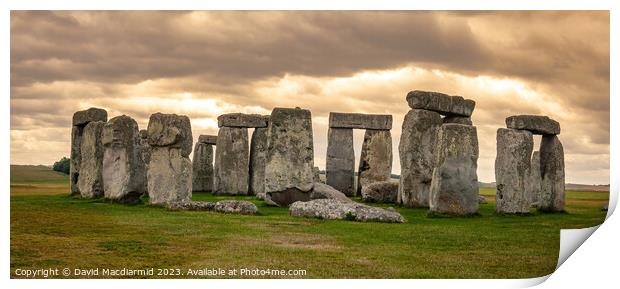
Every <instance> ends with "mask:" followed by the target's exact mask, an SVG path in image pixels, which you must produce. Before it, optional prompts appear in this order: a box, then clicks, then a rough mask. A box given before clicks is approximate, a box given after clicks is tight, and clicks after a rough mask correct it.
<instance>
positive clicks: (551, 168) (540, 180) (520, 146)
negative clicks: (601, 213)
mask: <svg viewBox="0 0 620 289" xmlns="http://www.w3.org/2000/svg"><path fill="white" fill-rule="evenodd" d="M506 127H507V129H504V128H500V129H498V131H497V157H496V160H495V179H496V185H497V194H496V197H495V198H496V203H497V205H496V212H498V213H528V212H529V207H530V206H531V205H532V203H535V202H536V203H537V207H538V209H539V210H540V211H545V212H561V211H564V198H565V196H564V186H565V181H564V149H563V147H562V143H561V142H560V139H559V138H558V136H557V135H558V134H559V133H560V124H559V123H558V122H557V121H555V120H553V119H551V118H549V117H547V116H540V115H514V116H509V117H507V118H506ZM533 134H537V135H542V141H541V144H540V149H539V152H535V153H534V154H532V150H533V146H534V141H533V139H532V135H533ZM517 135H520V136H522V137H520V138H516V136H517Z"/></svg>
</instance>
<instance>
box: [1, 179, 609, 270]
mask: <svg viewBox="0 0 620 289" xmlns="http://www.w3.org/2000/svg"><path fill="white" fill-rule="evenodd" d="M12 177H13V176H12ZM54 182H55V181H54V180H51V181H50V182H49V183H46V182H41V181H34V182H32V183H30V184H29V185H31V186H32V187H33V188H43V189H41V190H40V191H38V192H39V193H37V194H33V193H31V192H29V190H28V189H25V188H23V187H14V186H11V236H10V238H11V253H10V255H11V276H13V277H16V276H15V275H14V274H15V269H17V268H22V269H23V268H27V269H28V268H29V269H36V268H47V267H58V268H64V267H70V268H82V269H88V268H97V267H99V268H124V267H127V268H133V269H140V268H151V267H153V268H169V267H174V268H181V269H183V270H182V272H185V270H186V269H190V268H191V269H200V268H223V269H233V268H261V269H305V270H307V275H306V276H305V277H306V278H364V277H365V278H527V277H536V276H543V275H546V274H549V273H551V272H552V271H553V270H554V269H555V266H556V262H557V258H558V251H559V237H560V236H559V233H560V232H559V230H560V228H584V227H590V226H594V225H597V224H600V223H601V222H602V221H603V220H604V218H605V214H606V213H605V212H602V211H601V207H602V206H603V205H604V204H605V203H606V202H607V199H608V193H602V192H568V193H567V213H563V214H541V213H537V212H535V211H534V210H532V214H531V215H528V216H499V215H496V214H495V213H494V208H495V205H494V190H492V189H481V193H482V194H483V195H485V196H486V197H487V200H488V204H483V205H481V207H480V215H479V216H475V217H469V218H428V217H427V216H426V215H427V210H425V209H407V208H396V209H397V210H398V211H399V212H400V213H401V214H403V216H404V217H405V218H407V220H408V222H407V223H405V224H383V223H358V222H349V221H333V220H331V221H330V220H317V219H306V218H296V217H291V216H289V215H288V211H287V209H286V208H275V207H269V206H266V205H265V203H264V202H262V201H259V200H256V199H254V198H253V197H235V198H234V199H243V200H249V201H252V202H254V203H255V204H256V205H257V206H258V208H259V212H260V213H259V215H256V216H240V215H225V214H218V213H211V212H173V211H168V210H166V209H163V208H159V207H152V206H148V205H145V204H139V205H135V206H125V205H118V204H112V203H109V202H106V201H104V200H83V199H79V198H74V197H70V196H68V181H67V182H65V187H64V189H62V190H58V191H54V192H50V191H49V190H47V189H46V188H49V187H52V188H54V186H55V183H54ZM194 199H195V200H207V201H216V200H223V199H231V197H220V196H213V195H210V194H204V193H203V194H195V195H194Z"/></svg>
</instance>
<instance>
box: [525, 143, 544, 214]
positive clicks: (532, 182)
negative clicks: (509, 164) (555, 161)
mask: <svg viewBox="0 0 620 289" xmlns="http://www.w3.org/2000/svg"><path fill="white" fill-rule="evenodd" d="M541 182H542V174H541V173H540V152H539V151H535V152H534V153H533V154H532V165H531V166H530V179H529V183H528V186H527V188H528V191H529V194H530V200H531V201H532V205H533V204H537V203H538V202H539V201H540V186H541Z"/></svg>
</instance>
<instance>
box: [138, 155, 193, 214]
mask: <svg viewBox="0 0 620 289" xmlns="http://www.w3.org/2000/svg"><path fill="white" fill-rule="evenodd" d="M147 176H148V177H147V179H148V189H147V190H148V194H149V203H151V204H167V203H170V202H186V201H189V200H191V198H192V162H191V161H190V160H189V158H188V157H185V156H183V153H182V151H181V148H176V147H161V146H156V147H152V149H151V159H150V162H149V165H148V172H147Z"/></svg>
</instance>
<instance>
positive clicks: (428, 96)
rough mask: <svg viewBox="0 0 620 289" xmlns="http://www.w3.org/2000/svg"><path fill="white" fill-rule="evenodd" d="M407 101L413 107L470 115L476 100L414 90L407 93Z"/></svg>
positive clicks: (445, 113) (447, 113)
mask: <svg viewBox="0 0 620 289" xmlns="http://www.w3.org/2000/svg"><path fill="white" fill-rule="evenodd" d="M407 103H408V104H409V107H411V108H414V109H426V110H432V111H436V112H438V113H441V114H443V115H460V116H471V114H472V112H473V111H474V107H475V106H476V102H475V101H473V100H471V99H464V98H463V97H462V96H450V95H447V94H443V93H440V92H430V91H420V90H414V91H411V92H409V93H408V94H407Z"/></svg>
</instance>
